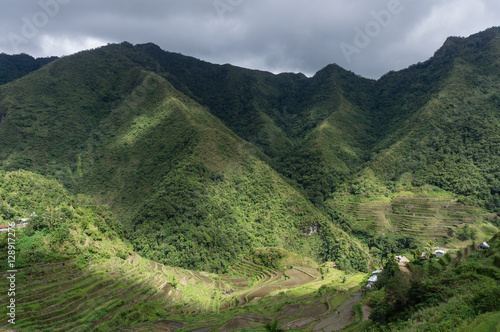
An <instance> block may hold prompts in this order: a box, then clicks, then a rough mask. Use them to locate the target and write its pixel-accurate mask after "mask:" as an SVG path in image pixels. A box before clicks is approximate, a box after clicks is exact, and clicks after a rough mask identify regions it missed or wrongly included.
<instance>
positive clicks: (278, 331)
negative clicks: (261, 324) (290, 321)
mask: <svg viewBox="0 0 500 332" xmlns="http://www.w3.org/2000/svg"><path fill="white" fill-rule="evenodd" d="M265 328H266V330H267V331H269V332H285V330H283V329H282V328H280V327H278V321H277V320H276V319H275V320H273V321H272V322H271V323H267V324H266V326H265Z"/></svg>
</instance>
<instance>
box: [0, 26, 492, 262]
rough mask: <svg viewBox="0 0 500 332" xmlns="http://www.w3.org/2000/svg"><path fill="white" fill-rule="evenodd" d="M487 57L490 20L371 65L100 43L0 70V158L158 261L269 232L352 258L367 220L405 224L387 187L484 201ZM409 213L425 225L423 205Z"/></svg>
mask: <svg viewBox="0 0 500 332" xmlns="http://www.w3.org/2000/svg"><path fill="white" fill-rule="evenodd" d="M497 66H498V28H492V29H489V30H487V31H485V32H482V33H479V34H477V35H473V36H471V37H469V38H450V39H449V40H448V41H447V42H446V43H445V45H444V46H443V47H442V48H441V49H440V50H438V51H437V52H436V54H435V56H434V57H432V58H431V59H429V60H428V61H426V62H425V63H422V64H417V65H414V66H411V67H409V68H408V69H405V70H402V71H400V72H396V73H388V74H387V75H385V76H383V77H382V78H381V79H380V80H378V81H374V80H368V79H364V78H362V77H359V76H357V75H355V74H354V73H351V72H348V71H345V70H343V69H342V68H340V67H338V66H336V65H329V66H327V67H325V68H323V69H322V70H320V71H319V72H318V73H316V75H314V76H313V77H311V78H307V77H305V76H304V75H301V74H280V75H274V74H270V73H266V72H262V71H255V70H247V69H244V68H239V67H234V66H231V65H214V64H210V63H207V62H204V61H200V60H198V59H195V58H191V57H186V56H183V55H180V54H176V53H170V52H165V51H163V50H161V49H160V48H159V47H158V46H156V45H153V44H143V45H136V46H133V45H131V44H129V43H122V44H117V45H108V46H105V47H102V48H99V49H96V50H91V51H84V52H80V53H77V54H75V55H72V56H68V57H64V58H61V59H57V60H55V61H51V62H50V63H48V64H47V65H45V66H43V67H42V68H40V69H39V70H36V71H34V72H31V73H29V74H27V75H25V76H23V77H21V78H19V79H17V80H14V81H12V82H10V83H8V84H4V85H3V86H0V116H1V117H2V124H1V125H0V140H1V142H2V144H1V146H0V166H1V167H2V168H3V169H5V170H8V171H12V170H17V169H26V170H30V171H33V172H36V173H40V174H43V175H44V176H48V177H51V178H54V179H57V180H58V181H60V182H61V183H63V184H64V186H65V187H66V188H68V189H69V190H70V191H71V192H72V193H74V194H77V193H84V194H86V195H88V196H90V197H93V198H94V199H95V200H96V202H97V203H105V204H107V205H109V207H110V208H111V209H112V210H113V212H114V213H115V214H116V216H117V217H118V219H119V220H120V221H121V222H122V224H124V225H125V230H126V233H125V234H126V236H127V237H128V238H129V239H130V240H131V241H132V243H133V244H134V247H135V250H137V251H138V252H139V253H141V254H143V255H145V256H146V257H149V258H151V259H156V260H158V261H160V262H161V263H165V264H170V265H175V266H183V267H186V268H196V269H208V270H212V271H224V270H225V269H226V268H227V266H229V265H230V264H232V263H234V262H235V261H236V259H237V256H239V255H242V254H244V253H245V252H246V251H248V250H249V249H250V248H252V247H260V246H277V247H283V248H288V249H292V248H293V249H294V250H295V251H297V252H298V253H301V254H305V255H308V256H310V257H312V258H314V259H317V260H328V259H333V260H335V261H339V262H340V261H342V262H343V263H342V265H345V266H353V267H354V268H356V269H362V270H366V269H367V266H368V264H369V262H370V259H369V255H368V249H369V247H370V244H369V239H370V238H372V237H374V236H376V235H377V234H379V233H381V232H382V233H385V232H386V231H392V232H398V231H399V230H401V229H409V228H408V227H406V226H405V225H406V224H405V222H403V221H398V220H399V219H398V218H397V217H395V216H396V214H397V213H396V212H394V211H395V209H397V206H398V204H399V203H397V202H399V198H398V197H400V196H401V195H403V196H404V195H405V194H404V193H405V192H410V193H412V195H417V201H418V200H422V199H424V200H425V199H430V197H431V196H432V194H431V192H432V191H434V192H436V193H437V192H438V190H437V189H432V188H435V187H437V188H441V189H444V190H445V191H448V192H451V193H454V194H455V195H459V196H457V198H458V199H459V202H460V203H466V204H468V205H472V206H477V207H479V208H483V209H484V208H486V209H489V210H490V211H497V210H498V204H499V202H500V198H499V192H498V188H497V187H498V183H500V182H499V181H500V180H499V179H500V173H499V171H498V163H497V162H496V161H497V160H498V154H499V153H498V152H499V151H498V146H497V143H498V135H497V132H498V130H497V129H498V124H499V123H498V112H497V111H498V103H497V100H496V99H497V97H498V96H497V88H498V87H497V83H496V82H497V81H498V80H497V78H498V73H499V72H498V70H497ZM471 82H472V83H471ZM471 84H472V85H473V87H470V85H471ZM428 186H431V187H428ZM432 186H434V187H432ZM429 188H430V189H429ZM419 195H420V196H419ZM422 195H423V196H422ZM436 195H438V196H439V195H441V196H439V199H442V200H443V199H444V200H446V199H448V197H450V196H449V194H448V193H447V192H444V191H443V193H442V194H439V193H438V194H436ZM384 197H386V198H389V199H392V200H394V202H395V203H392V204H390V205H389V210H390V211H389V212H388V213H384V214H383V216H382V217H380V218H378V217H373V213H372V214H370V213H368V214H366V213H365V214H363V213H359V211H360V209H361V208H362V206H363V204H367V203H366V202H364V200H373V199H381V200H382V201H383V200H384V199H385V198H384ZM360 199H361V201H360ZM449 199H450V200H452V201H453V200H454V199H455V198H453V195H452V196H451V198H449ZM382 201H381V202H382ZM417 205H418V204H417ZM380 206H386V205H383V204H382V203H380V204H378V205H377V206H375V205H372V207H371V209H372V212H373V211H375V212H376V211H377V209H379V208H380ZM429 206H430V205H428V204H427V205H425V207H423V211H426V212H422V213H423V214H424V215H425V214H428V213H431V212H432V210H433V209H437V211H438V213H439V214H444V212H443V211H442V210H443V209H444V208H445V207H444V205H443V206H440V205H437V206H436V207H435V208H434V207H433V208H431V207H429ZM352 211H354V212H353V213H351V212H352ZM356 211H358V212H356ZM391 211H393V212H394V213H392V212H391ZM468 211H470V217H467V218H460V219H458V220H457V222H452V223H448V222H445V223H443V222H441V221H439V220H441V219H439V218H438V217H432V222H433V223H436V225H437V226H436V227H440V228H439V229H440V232H441V233H439V234H443V236H444V238H445V239H446V238H448V237H449V236H448V235H447V234H448V233H449V234H452V233H454V229H455V228H457V229H459V230H460V229H461V227H463V226H464V225H465V224H466V223H467V222H468V221H469V220H472V219H481V218H483V216H491V213H490V212H488V211H486V210H481V209H469V210H468ZM391 213H392V214H391ZM419 213H420V212H419ZM375 214H377V213H375ZM391 216H392V217H391ZM413 217H418V215H415V213H413ZM453 218H454V217H453ZM410 220H412V221H411V222H410V223H413V224H417V225H419V226H418V227H419V228H418V229H420V230H421V231H419V232H420V233H419V234H420V235H422V234H424V235H423V237H422V241H425V240H426V239H428V238H429V236H430V234H429V235H425V234H428V233H427V232H426V231H425V229H426V227H427V228H428V227H430V226H429V225H427V224H426V223H425V222H424V221H425V218H424V219H422V218H420V219H419V218H412V217H411V216H410ZM412 227H413V226H412ZM309 230H315V231H314V232H313V231H309ZM419 234H412V236H413V235H418V236H417V237H420V235H419ZM488 234H489V233H488ZM488 234H485V236H487V235H488ZM356 237H357V238H358V239H359V240H358V239H356ZM299 244H300V245H299ZM228 252H233V253H234V255H228V254H227V253H228Z"/></svg>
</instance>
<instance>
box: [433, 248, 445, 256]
mask: <svg viewBox="0 0 500 332" xmlns="http://www.w3.org/2000/svg"><path fill="white" fill-rule="evenodd" d="M434 254H435V255H436V258H441V257H443V256H444V254H445V252H444V250H441V249H438V250H435V251H434Z"/></svg>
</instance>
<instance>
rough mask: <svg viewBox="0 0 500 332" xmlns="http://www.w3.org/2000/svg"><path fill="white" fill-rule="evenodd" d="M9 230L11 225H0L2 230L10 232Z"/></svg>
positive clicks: (0, 230)
mask: <svg viewBox="0 0 500 332" xmlns="http://www.w3.org/2000/svg"><path fill="white" fill-rule="evenodd" d="M8 231H9V226H7V225H0V232H8Z"/></svg>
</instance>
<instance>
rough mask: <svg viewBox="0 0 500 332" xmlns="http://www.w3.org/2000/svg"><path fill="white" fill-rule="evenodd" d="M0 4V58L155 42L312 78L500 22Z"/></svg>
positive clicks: (377, 7)
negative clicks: (362, 37)
mask: <svg viewBox="0 0 500 332" xmlns="http://www.w3.org/2000/svg"><path fill="white" fill-rule="evenodd" d="M0 1H2V2H0V5H2V7H3V8H2V10H1V11H0V22H1V23H0V52H5V53H10V54H12V53H19V52H25V53H28V54H32V55H34V56H50V55H66V54H68V53H73V52H76V51H79V50H82V49H88V48H94V47H97V46H100V45H105V44H107V43H109V42H122V41H129V42H131V43H146V42H154V43H156V44H158V45H159V46H160V47H161V48H163V49H165V50H168V51H174V52H180V53H183V54H186V55H191V56H195V57H198V58H201V59H204V60H207V61H211V62H215V63H232V64H235V65H239V66H243V67H249V68H254V69H261V70H268V71H272V72H275V73H276V72H283V71H293V72H299V71H300V72H304V73H306V74H307V75H312V74H314V73H315V72H316V71H318V70H319V69H321V68H323V67H324V66H326V65H328V64H330V63H337V64H339V65H340V66H342V67H344V68H346V69H349V70H352V71H354V72H355V73H357V74H360V75H363V76H366V77H372V78H376V77H379V76H381V75H383V74H384V73H386V72H387V71H389V70H397V69H401V68H404V67H406V66H408V65H411V64H413V63H415V62H418V61H424V60H426V59H427V58H429V57H430V56H431V55H432V54H433V53H434V52H435V51H436V49H437V48H439V47H440V46H441V44H442V43H443V42H444V40H445V39H446V37H447V36H449V35H459V36H467V35H470V34H472V33H475V32H479V31H481V30H484V29H486V28H488V27H490V26H494V25H499V21H500V18H498V15H497V13H499V12H500V4H499V3H498V2H497V1H496V0H476V1H470V0H419V1H412V0H373V1H369V2H368V1H365V0H310V1H307V2H306V1H299V0H273V1H268V0H190V1H181V0H165V1H157V0H141V1H138V0H107V1H102V0H26V1H8V0H0ZM6 3H8V5H6ZM395 5H397V6H398V7H397V8H399V9H401V10H400V11H398V13H397V14H391V17H390V23H389V24H384V25H383V26H382V25H380V26H379V27H378V28H377V26H376V25H375V24H376V22H378V21H377V19H376V15H377V14H379V13H382V12H384V11H387V10H389V9H390V6H395ZM374 13H375V14H374ZM374 15H375V16H374ZM374 22H375V23H374ZM367 27H368V28H371V29H372V30H371V32H372V33H371V35H372V36H371V37H370V42H369V44H368V45H366V46H365V47H363V48H358V50H359V52H356V53H353V54H352V56H351V58H350V59H348V58H347V57H346V56H345V52H343V51H342V49H341V47H340V45H342V43H345V44H349V45H354V41H355V38H356V34H357V31H363V32H366V28H367ZM35 30H36V32H35ZM373 32H376V33H373ZM348 60H350V61H348Z"/></svg>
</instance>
